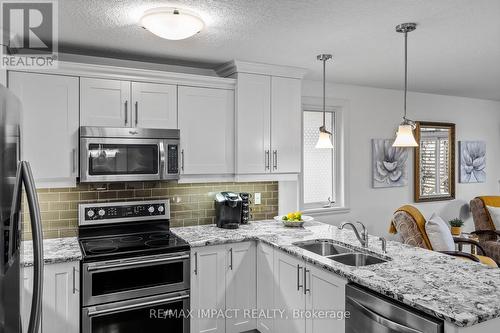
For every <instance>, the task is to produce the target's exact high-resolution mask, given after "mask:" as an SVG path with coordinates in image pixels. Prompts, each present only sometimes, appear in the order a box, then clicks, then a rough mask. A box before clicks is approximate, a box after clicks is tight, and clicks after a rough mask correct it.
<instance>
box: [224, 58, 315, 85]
mask: <svg viewBox="0 0 500 333" xmlns="http://www.w3.org/2000/svg"><path fill="white" fill-rule="evenodd" d="M215 71H216V72H217V74H219V75H220V76H222V77H228V76H231V75H233V74H234V73H249V74H261V75H272V76H281V77H287V78H294V79H300V80H301V79H303V78H304V76H305V75H306V74H307V70H306V69H304V68H300V67H291V66H280V65H270V64H263V63H256V62H248V61H241V60H232V61H230V62H228V63H225V64H223V65H221V66H219V67H216V68H215Z"/></svg>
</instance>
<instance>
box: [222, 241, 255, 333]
mask: <svg viewBox="0 0 500 333" xmlns="http://www.w3.org/2000/svg"><path fill="white" fill-rule="evenodd" d="M255 247H256V246H255V243H254V242H245V243H235V244H229V245H228V246H227V247H226V267H227V274H226V310H229V312H228V313H227V318H226V333H240V332H245V331H249V330H252V329H255V327H256V326H255V325H256V320H255V319H254V318H252V316H251V315H250V314H251V310H253V309H255V307H256V305H257V291H256V285H257V273H256V269H255V267H256V253H255ZM233 310H234V311H233Z"/></svg>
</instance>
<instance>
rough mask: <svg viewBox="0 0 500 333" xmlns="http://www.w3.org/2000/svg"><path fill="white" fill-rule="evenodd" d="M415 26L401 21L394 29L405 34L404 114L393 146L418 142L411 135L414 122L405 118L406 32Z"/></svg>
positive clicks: (406, 78) (412, 145) (414, 144)
mask: <svg viewBox="0 0 500 333" xmlns="http://www.w3.org/2000/svg"><path fill="white" fill-rule="evenodd" d="M416 28H417V24H416V23H402V24H399V25H398V26H396V31H397V32H399V33H404V34H405V94H404V116H403V122H402V123H401V124H400V125H399V127H398V132H397V133H396V140H394V143H393V144H392V146H393V147H418V143H417V141H416V140H415V136H413V130H414V129H415V122H414V121H413V120H410V119H408V118H406V95H407V91H408V33H409V32H412V31H413V30H415V29H416Z"/></svg>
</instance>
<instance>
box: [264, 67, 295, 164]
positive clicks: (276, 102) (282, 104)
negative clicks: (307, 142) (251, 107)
mask: <svg viewBox="0 0 500 333" xmlns="http://www.w3.org/2000/svg"><path fill="white" fill-rule="evenodd" d="M271 96H272V102H271V124H272V127H271V169H272V170H271V171H272V172H277V173H299V172H300V170H301V167H300V165H301V163H300V162H301V161H300V159H301V151H302V150H301V146H302V145H301V140H302V134H301V128H302V126H301V119H302V118H301V112H300V109H301V97H300V96H301V81H300V80H299V79H290V78H284V77H275V76H273V77H272V79H271Z"/></svg>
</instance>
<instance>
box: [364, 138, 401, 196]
mask: <svg viewBox="0 0 500 333" xmlns="http://www.w3.org/2000/svg"><path fill="white" fill-rule="evenodd" d="M393 142H394V140H391V139H373V140H372V168H373V187H374V188H381V187H399V186H406V185H408V165H407V164H408V163H407V162H408V149H406V148H401V147H393V146H392V143H393Z"/></svg>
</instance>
